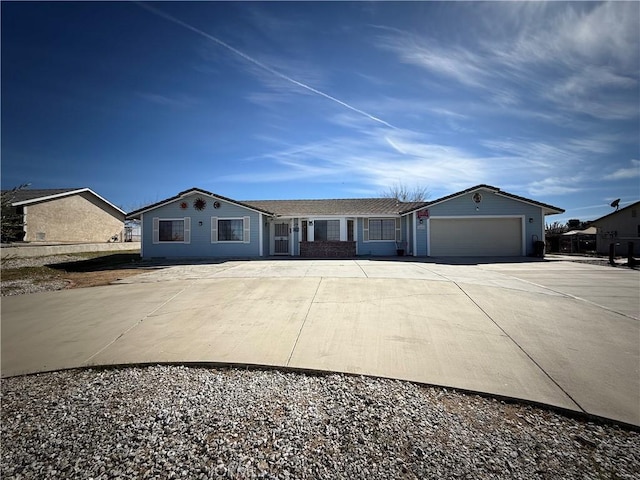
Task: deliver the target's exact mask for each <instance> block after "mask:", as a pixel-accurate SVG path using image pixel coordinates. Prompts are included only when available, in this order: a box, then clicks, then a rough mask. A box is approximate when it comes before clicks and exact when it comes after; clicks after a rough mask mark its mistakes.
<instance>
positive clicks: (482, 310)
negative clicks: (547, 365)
mask: <svg viewBox="0 0 640 480" xmlns="http://www.w3.org/2000/svg"><path fill="white" fill-rule="evenodd" d="M453 284H454V285H455V286H456V287H458V288H459V289H460V290H461V291H462V293H464V294H465V295H466V297H467V298H468V299H469V300H471V302H472V303H473V304H474V305H475V306H476V307H478V309H479V310H480V311H481V312H482V313H483V314H484V315H485V316H486V317H487V318H488V319H489V320H491V322H492V323H493V324H494V325H495V326H496V327H498V328H499V329H500V331H501V332H502V333H504V335H505V336H506V337H507V338H508V339H509V340H511V341H512V342H513V344H514V345H515V346H516V347H518V349H519V350H520V351H521V352H522V353H524V354H525V356H526V357H527V358H528V359H529V360H531V362H533V364H534V365H535V366H536V367H538V369H539V370H540V371H541V372H542V373H543V374H544V375H545V376H546V377H547V378H548V379H549V380H550V381H551V382H552V383H553V384H554V385H555V386H556V387H558V389H559V390H560V391H561V392H562V393H564V394H565V395H566V396H567V398H569V399H570V400H571V401H572V402H573V403H574V404H575V405H576V407H578V408H579V409H580V411H581V412H582V413H585V414H587V415H588V414H589V413H588V412H587V411H586V410H585V409H584V408H583V407H582V405H580V404H579V403H578V402H577V401H576V399H575V398H573V397H572V396H571V394H570V393H569V392H567V391H566V390H565V389H564V388H562V385H560V384H559V383H558V382H557V381H556V380H555V379H554V378H553V377H552V376H551V375H550V374H549V373H548V372H547V371H546V370H545V369H544V368H542V365H540V364H539V363H538V362H537V361H536V360H535V359H534V358H533V357H532V356H531V355H530V354H529V352H527V351H526V350H525V349H524V348H523V347H522V345H520V344H519V343H518V342H517V341H516V340H515V339H514V338H513V337H512V336H511V335H509V333H508V332H507V331H506V330H505V329H504V328H502V326H500V324H499V323H498V322H496V321H495V320H494V319H493V317H491V315H489V314H488V313H487V312H486V311H485V310H484V309H483V308H482V307H481V306H480V305H479V304H478V303H477V302H476V301H475V300H474V299H473V298H471V295H469V294H468V293H467V292H466V291H465V290H464V289H463V288H462V287H461V286H460V285H458V283H457V282H453Z"/></svg>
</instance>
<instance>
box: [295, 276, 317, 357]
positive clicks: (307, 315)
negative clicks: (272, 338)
mask: <svg viewBox="0 0 640 480" xmlns="http://www.w3.org/2000/svg"><path fill="white" fill-rule="evenodd" d="M322 280H324V277H320V281H319V282H318V285H317V286H316V291H315V292H313V297H312V298H311V301H310V302H309V308H307V311H306V313H305V314H304V319H303V320H302V325H300V330H298V335H297V336H296V341H295V342H293V348H292V349H291V353H290V354H289V358H287V363H286V366H287V367H288V366H289V364H290V363H291V358H292V357H293V352H295V351H296V347H297V346H298V340H300V335H302V329H303V328H304V326H305V324H306V323H307V318H309V312H310V311H311V307H312V306H313V303H314V301H315V299H316V296H317V295H318V290H320V284H321V283H322Z"/></svg>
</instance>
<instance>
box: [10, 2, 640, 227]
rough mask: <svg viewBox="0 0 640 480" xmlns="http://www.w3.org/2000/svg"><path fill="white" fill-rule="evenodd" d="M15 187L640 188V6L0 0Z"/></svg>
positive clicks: (569, 197) (616, 192)
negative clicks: (46, 0)
mask: <svg viewBox="0 0 640 480" xmlns="http://www.w3.org/2000/svg"><path fill="white" fill-rule="evenodd" d="M1 9H2V132H1V133H2V159H1V160H2V187H3V188H10V187H13V186H15V185H17V184H21V183H25V182H30V183H31V187H32V188H61V187H89V188H91V189H93V190H94V191H96V192H97V193H99V194H100V195H102V196H104V197H106V198H107V199H109V200H110V201H111V202H113V203H115V204H117V205H119V206H121V207H122V208H123V209H125V210H133V209H135V208H138V207H140V206H143V205H146V204H148V203H152V202H155V201H158V200H161V199H164V198H166V197H170V196H173V195H175V194H176V193H178V192H179V191H182V190H185V189H187V188H190V187H194V186H195V187H200V188H204V189H206V190H210V191H213V192H216V193H219V194H221V195H224V196H228V197H231V198H235V199H238V200H251V199H288V198H345V197H371V196H377V195H379V193H380V192H381V191H382V190H384V189H386V188H387V187H388V186H390V185H392V184H395V183H398V182H403V183H404V184H406V185H407V186H409V187H413V186H415V185H417V186H426V187H428V190H429V192H430V198H432V199H435V198H438V197H440V196H443V195H448V194H450V193H454V192H456V191H459V190H462V189H465V188H468V187H471V186H473V185H476V184H479V183H487V184H490V185H493V186H497V187H499V188H501V189H503V190H506V191H508V192H511V193H515V194H518V195H523V196H526V197H529V198H533V199H536V200H539V201H543V202H545V203H550V204H552V205H555V206H558V207H561V208H564V209H566V210H567V212H566V213H565V214H563V215H556V216H553V217H549V218H548V220H547V221H553V220H559V221H563V222H564V221H566V220H567V219H569V218H579V219H582V220H589V219H594V218H597V217H599V216H601V215H604V214H606V213H609V212H610V211H611V210H612V209H611V207H609V203H610V202H611V201H612V200H614V199H616V198H621V199H622V201H621V206H624V205H626V204H628V203H631V202H632V201H636V200H638V199H639V198H640V152H639V149H640V85H639V81H640V73H639V71H640V28H639V27H638V25H639V21H640V3H637V2H628V3H625V2H612V3H595V2H584V3H576V2H572V3H538V2H526V3H515V2H497V3H476V2H471V3H463V2H451V3H449V2H445V3H439V2H411V3H398V2H389V3H386V2H354V3H346V2H328V3H309V2H301V3H297V2H284V3H271V2H264V3H253V2H195V3H173V2H159V3H141V4H138V3H129V2H126V3H125V2H110V3H109V2H107V3H94V2H87V3H83V2H74V3H11V2H2V4H1Z"/></svg>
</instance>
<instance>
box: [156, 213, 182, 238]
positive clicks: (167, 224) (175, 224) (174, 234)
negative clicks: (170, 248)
mask: <svg viewBox="0 0 640 480" xmlns="http://www.w3.org/2000/svg"><path fill="white" fill-rule="evenodd" d="M190 239H191V218H189V217H185V218H158V217H154V218H153V243H161V242H175V243H189V242H190Z"/></svg>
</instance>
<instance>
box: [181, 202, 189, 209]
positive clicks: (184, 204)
mask: <svg viewBox="0 0 640 480" xmlns="http://www.w3.org/2000/svg"><path fill="white" fill-rule="evenodd" d="M187 207H188V205H187V202H180V208H181V209H182V210H186V208H187Z"/></svg>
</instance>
